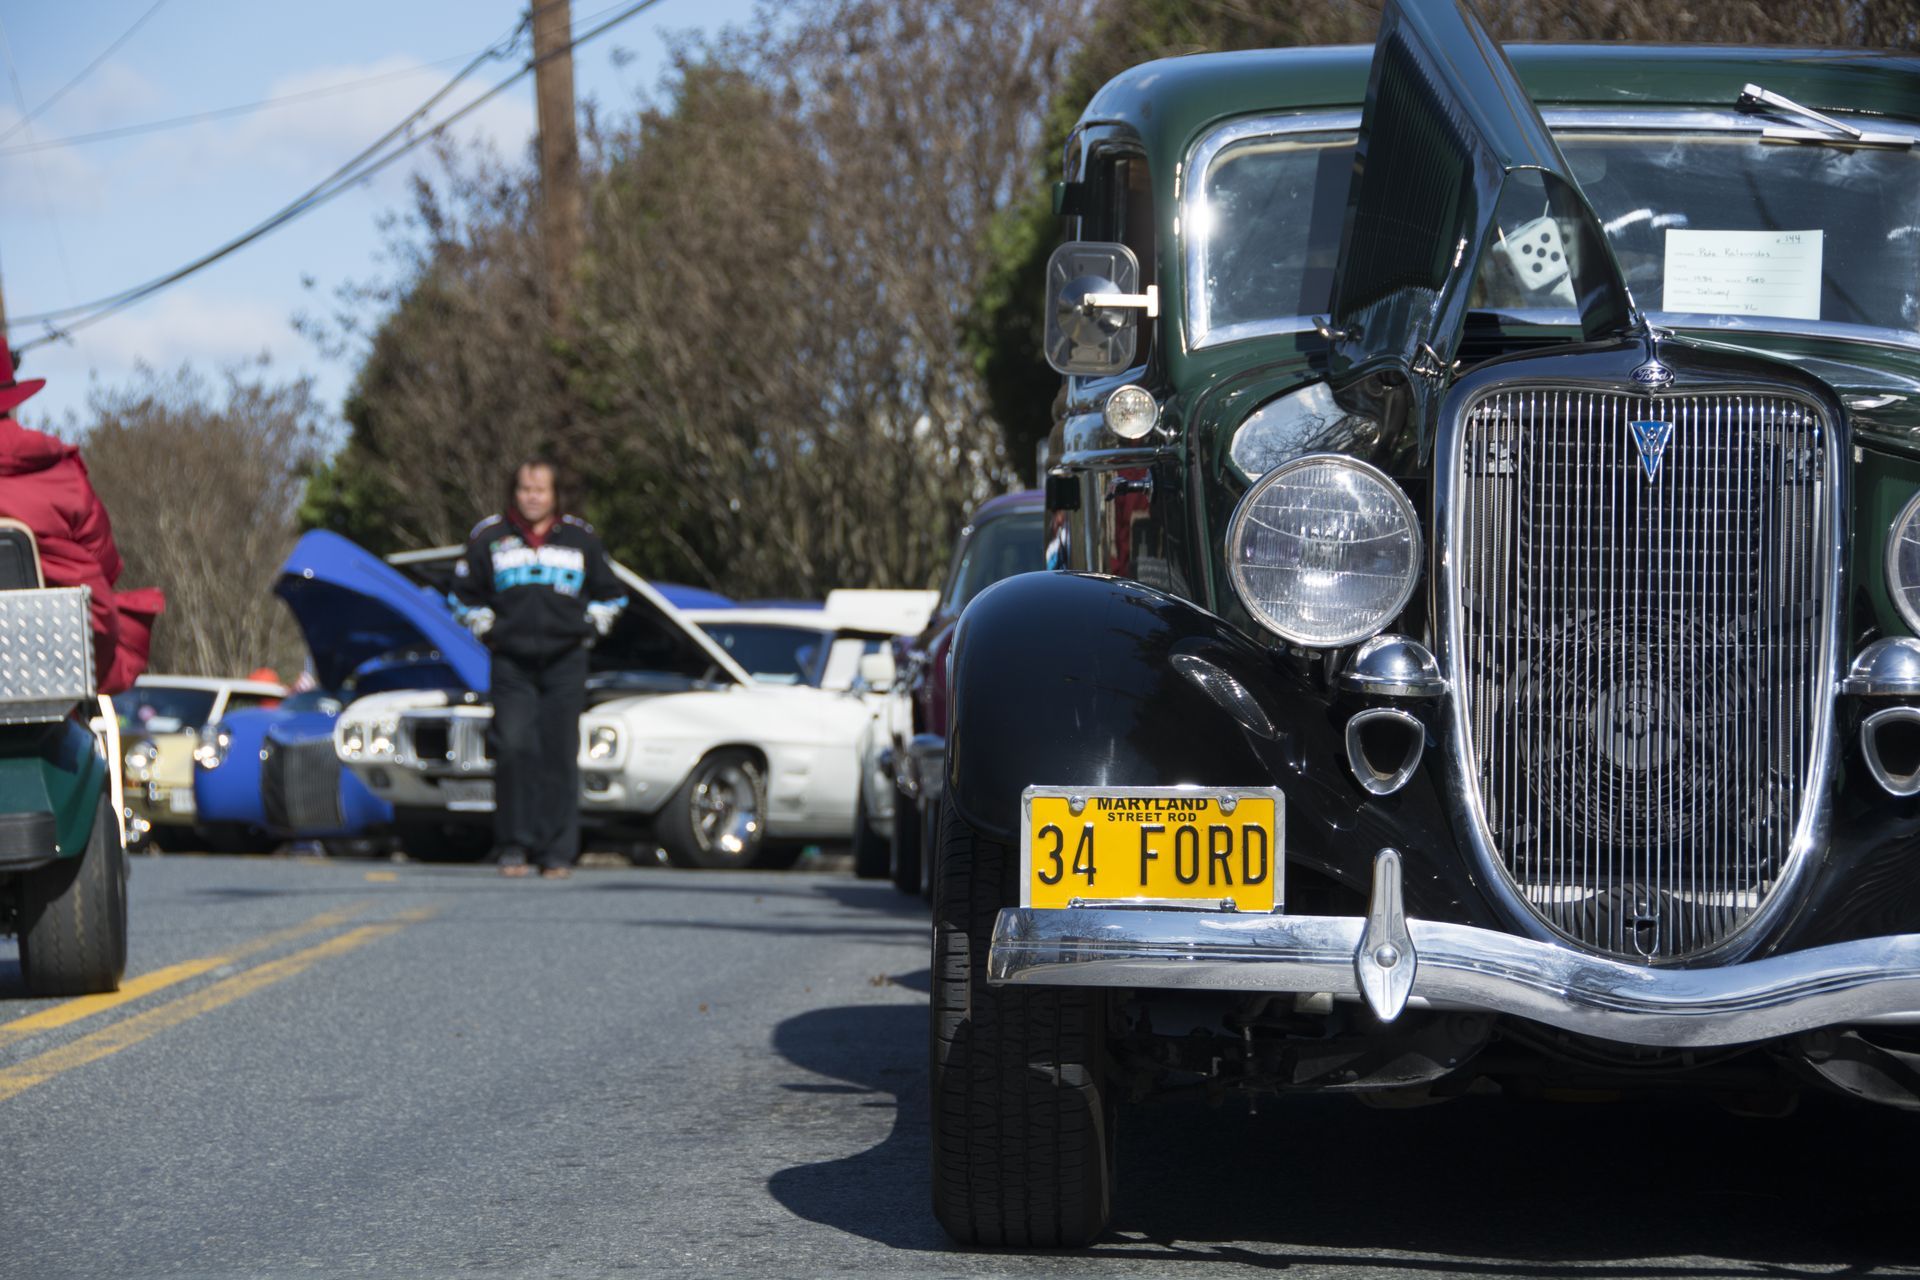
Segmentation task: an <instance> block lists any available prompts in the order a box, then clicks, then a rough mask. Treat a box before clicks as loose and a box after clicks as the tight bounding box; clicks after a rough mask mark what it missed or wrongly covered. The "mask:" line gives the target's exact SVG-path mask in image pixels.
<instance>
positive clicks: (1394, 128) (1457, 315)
mask: <svg viewBox="0 0 1920 1280" xmlns="http://www.w3.org/2000/svg"><path fill="white" fill-rule="evenodd" d="M1526 170H1532V171H1537V172H1539V173H1540V174H1542V175H1543V178H1544V181H1545V185H1546V187H1547V191H1548V193H1549V195H1550V198H1551V205H1552V211H1553V213H1554V214H1555V215H1556V216H1557V217H1559V218H1562V219H1570V220H1571V221H1572V222H1573V223H1574V225H1575V227H1576V235H1575V241H1576V242H1577V246H1578V249H1579V254H1578V262H1577V264H1576V269H1575V272H1574V281H1573V287H1574V293H1575V297H1576V299H1577V302H1578V305H1579V307H1580V309H1581V325H1582V328H1583V330H1584V331H1585V334H1586V336H1587V337H1588V338H1598V337H1602V336H1605V335H1607V334H1610V333H1617V332H1620V331H1622V330H1623V329H1625V328H1628V327H1630V326H1631V325H1632V324H1633V323H1634V322H1635V314H1634V311H1633V303H1632V298H1631V295H1630V294H1629V293H1628V292H1627V287H1626V284H1625V281H1624V279H1623V278H1622V276H1621V274H1620V270H1619V266H1618V264H1617V263H1616V262H1615V261H1614V259H1613V254H1612V251H1611V249H1610V248H1609V247H1608V245H1607V242H1606V236H1605V235H1604V234H1603V233H1602V232H1601V230H1600V226H1599V220H1598V219H1597V218H1596V217H1595V216H1594V214H1593V211H1592V209H1591V208H1590V207H1589V206H1588V205H1587V202H1586V200H1585V198H1584V197H1583V196H1582V195H1581V194H1580V187H1579V183H1578V182H1577V181H1576V180H1575V179H1574V177H1573V173H1572V169H1571V168H1570V166H1569V165H1568V164H1567V161H1566V158H1565V157H1564V156H1562V155H1561V153H1560V149H1559V147H1558V145H1557V144H1556V143H1555V142H1554V140H1553V137H1552V135H1551V134H1550V133H1549V132H1548V131H1547V127H1546V124H1545V122H1544V121H1542V120H1541V118H1540V113H1539V112H1538V111H1537V110H1535V108H1534V105H1533V102H1532V101H1531V99H1529V98H1528V97H1527V94H1526V91H1525V89H1523V88H1522V87H1521V84H1520V80H1519V77H1518V76H1517V75H1516V74H1515V72H1514V70H1513V66H1512V64H1511V63H1509V62H1508V61H1507V57H1506V54H1505V53H1504V52H1502V50H1501V48H1500V46H1499V44H1498V43H1496V42H1495V41H1494V39H1493V38H1492V36H1490V35H1489V34H1488V33H1487V30H1486V28H1485V27H1484V26H1483V25H1482V24H1481V23H1480V20H1479V19H1478V18H1477V17H1476V16H1475V15H1474V13H1473V10H1472V8H1471V6H1470V5H1469V4H1468V3H1467V0H1438V2H1432V0H1430V2H1427V3H1422V2H1420V0H1405V2H1403V0H1388V4H1387V6H1386V9H1385V11H1384V12H1383V13H1382V15H1381V20H1380V39H1379V43H1378V44H1377V45H1376V46H1375V48H1374V59H1373V68H1372V71H1371V74H1370V76H1369V79H1368V84H1367V103H1366V109H1365V112H1364V114H1363V115H1362V118H1361V124H1360V137H1359V144H1358V146H1357V148H1356V150H1355V153H1354V174H1353V181H1352V185H1351V187H1350V188H1349V194H1348V199H1347V217H1346V224H1345V227H1344V230H1343V232H1342V243H1341V253H1340V262H1339V265H1338V267H1337V269H1336V272H1335V280H1334V292H1333V317H1332V323H1333V327H1334V330H1335V337H1334V371H1335V374H1336V376H1337V377H1339V378H1341V379H1343V380H1351V378H1352V377H1355V376H1358V375H1360V374H1363V373H1366V372H1370V371H1373V370H1375V369H1379V368H1382V367H1394V366H1397V367H1399V368H1400V369H1402V370H1408V369H1414V368H1417V367H1419V366H1421V365H1422V364H1424V365H1426V366H1428V367H1430V368H1431V367H1437V366H1444V365H1447V364H1450V363H1451V362H1452V360H1453V357H1454V353H1455V351H1456V349H1457V348H1458V346H1459V342H1460V334H1461V329H1462V327H1463V325H1464V322H1465V318H1466V311H1467V302H1468V295H1469V293H1470V291H1471V288H1472V285H1473V281H1474V278H1475V276H1476V275H1477V274H1478V272H1479V269H1480V263H1481V260H1482V259H1483V257H1484V256H1485V254H1486V250H1487V247H1488V245H1489V243H1490V241H1491V240H1492V238H1493V236H1494V234H1495V232H1496V229H1497V228H1496V214H1497V211H1498V209H1499V206H1500V203H1501V196H1502V194H1503V193H1504V191H1505V190H1506V187H1507V180H1508V177H1509V175H1511V174H1513V173H1515V172H1519V171H1526ZM1536 212H1542V211H1536ZM1436 371H1437V369H1436Z"/></svg>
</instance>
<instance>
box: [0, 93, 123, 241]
mask: <svg viewBox="0 0 1920 1280" xmlns="http://www.w3.org/2000/svg"><path fill="white" fill-rule="evenodd" d="M19 120H20V111H19V110H18V108H15V107H0V134H6V133H8V132H10V131H11V130H12V129H13V127H14V125H15V124H17V123H19ZM48 136H49V133H48V130H47V129H46V127H45V126H44V125H42V124H41V123H40V122H39V121H37V120H36V121H35V122H34V123H33V125H32V127H31V136H29V130H27V129H22V130H20V132H18V133H15V134H13V136H12V137H10V138H8V139H7V140H6V141H5V142H4V143H0V147H14V146H24V145H26V144H27V143H29V142H37V141H40V140H43V139H45V138H47V137H48ZM0 165H3V166H5V171H6V174H7V180H6V183H5V187H4V192H0V199H4V200H5V201H6V203H7V206H8V207H9V209H10V210H12V209H21V210H30V211H31V212H32V213H33V214H34V215H35V216H45V215H48V214H62V213H74V212H81V211H84V212H92V211H94V210H97V209H98V208H99V207H100V205H101V204H102V202H103V201H104V200H105V198H106V190H107V184H106V178H105V174H104V172H103V171H102V170H101V169H100V167H99V166H98V165H96V164H94V163H93V162H92V161H91V160H89V159H87V157H86V156H84V155H82V154H81V152H80V149H79V148H77V147H47V148H44V149H42V150H37V151H24V152H19V153H16V154H14V155H10V156H0Z"/></svg>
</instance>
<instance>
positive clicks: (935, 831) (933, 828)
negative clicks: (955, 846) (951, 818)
mask: <svg viewBox="0 0 1920 1280" xmlns="http://www.w3.org/2000/svg"><path fill="white" fill-rule="evenodd" d="M944 810H945V806H944V805H942V804H941V803H940V802H939V801H938V800H929V801H927V802H926V803H925V804H923V805H921V806H920V885H919V887H918V889H917V890H916V892H917V893H919V895H920V898H921V901H923V902H925V903H926V904H927V905H928V906H932V905H933V879H934V877H935V876H937V875H939V874H940V867H939V865H938V864H939V861H940V815H941V813H942V812H943V811H944Z"/></svg>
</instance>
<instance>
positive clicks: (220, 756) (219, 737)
mask: <svg viewBox="0 0 1920 1280" xmlns="http://www.w3.org/2000/svg"><path fill="white" fill-rule="evenodd" d="M231 746H233V735H232V734H230V733H228V732H227V730H226V726H224V725H217V724H208V725H202V726H201V727H200V740H199V741H198V742H196V743H195V744H194V747H193V762H194V763H195V764H197V765H199V766H200V767H201V768H202V769H218V768H219V767H220V766H221V765H222V764H224V763H225V762H226V759H227V749H228V748H229V747H231Z"/></svg>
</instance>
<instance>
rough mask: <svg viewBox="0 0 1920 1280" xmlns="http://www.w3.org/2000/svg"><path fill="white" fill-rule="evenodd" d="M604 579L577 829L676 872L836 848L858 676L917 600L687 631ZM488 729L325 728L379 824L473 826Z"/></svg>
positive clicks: (480, 815) (847, 602)
mask: <svg viewBox="0 0 1920 1280" xmlns="http://www.w3.org/2000/svg"><path fill="white" fill-rule="evenodd" d="M615 568H616V572H618V573H619V575H620V577H621V578H622V580H623V581H625V582H626V584H627V586H628V588H629V606H628V609H627V611H626V613H624V614H623V615H622V616H621V618H620V621H619V623H618V624H617V625H616V626H615V628H614V631H613V633H612V634H611V635H610V636H608V637H607V638H606V639H605V640H603V641H601V642H600V644H599V645H597V646H596V647H595V649H594V652H593V657H592V671H593V674H592V676H591V677H590V679H589V685H588V709H587V712H586V713H585V714H584V715H583V716H582V717H581V719H580V781H581V790H580V808H581V812H582V815H583V817H584V818H585V820H586V823H587V825H588V826H589V827H591V828H594V829H596V830H599V831H603V832H608V833H612V834H615V835H631V836H641V837H646V838H650V839H652V840H655V841H657V842H658V843H659V844H660V846H661V847H662V848H663V849H665V850H666V853H667V856H668V858H669V860H671V861H672V862H673V863H675V864H676V865H679V866H692V867H777V866H787V865H791V864H792V862H793V861H794V860H795V859H796V858H797V857H798V856H799V853H800V850H801V849H802V848H803V847H804V846H805V845H807V844H809V843H814V842H841V841H846V840H849V839H851V838H852V836H853V834H854V825H855V822H854V814H855V807H856V803H857V800H858V797H859V793H860V774H861V760H860V757H859V755H858V754H857V750H858V746H859V744H860V743H861V741H862V739H863V736H864V735H866V734H867V733H868V729H869V726H870V724H871V722H872V720H873V718H874V715H875V714H876V713H877V712H878V711H879V710H880V709H881V702H882V700H881V699H880V698H879V697H878V696H877V695H876V694H874V693H871V692H869V691H868V690H869V686H870V685H871V684H872V683H873V681H874V678H875V677H879V676H883V674H884V673H881V672H879V671H878V669H877V667H876V666H875V664H874V663H873V662H872V661H871V660H870V659H867V660H865V661H864V663H863V659H864V658H865V655H868V654H869V653H877V652H884V649H885V644H886V641H887V639H888V638H889V637H890V636H892V635H894V634H898V633H900V631H902V630H911V629H912V628H913V627H915V626H917V625H919V624H920V623H921V622H924V620H925V614H926V610H925V609H920V610H919V611H918V612H917V614H916V612H915V610H914V608H912V607H910V606H911V605H913V604H917V603H919V602H918V601H917V600H916V601H905V602H903V601H902V600H900V599H896V598H894V597H900V596H903V595H910V596H915V597H919V596H923V595H924V594H925V593H896V592H850V593H842V592H836V593H834V596H833V597H831V598H830V602H829V606H828V608H826V609H822V610H810V609H778V610H762V609H717V610H711V611H700V612H699V613H698V614H695V615H688V614H685V613H682V612H681V611H680V610H678V609H676V608H674V606H673V605H672V604H670V603H669V602H668V601H667V600H666V599H665V598H664V597H663V596H661V595H660V593H659V592H658V591H656V590H655V589H654V588H653V587H652V586H651V585H650V584H648V583H647V582H646V581H645V580H644V579H642V578H640V577H639V576H637V575H635V574H633V573H631V572H629V571H627V570H626V569H625V568H623V567H620V566H615ZM929 604H930V602H929ZM693 617H698V618H699V619H700V620H701V621H702V622H703V623H705V624H706V626H707V627H709V628H711V629H712V633H711V634H709V632H708V631H705V630H702V629H701V628H700V627H697V626H695V625H693V622H692V618H693ZM730 650H731V651H730ZM741 659H745V661H744V662H743V661H742V660H741ZM863 668H864V669H863ZM882 683H884V680H882ZM492 717H493V709H492V707H491V706H489V705H488V704H487V703H486V701H485V700H484V699H483V698H478V697H469V698H468V699H466V700H464V701H463V700H460V699H458V698H455V699H453V700H451V701H450V700H449V698H448V696H447V695H445V694H442V693H434V692H398V693H388V694H377V695H374V696H371V697H367V698H361V699H359V700H357V701H355V702H354V703H352V704H351V705H350V706H348V707H347V709H346V710H345V711H344V712H343V713H342V714H341V716H340V721H339V723H338V725H336V727H335V729H334V749H335V751H336V752H337V753H338V754H339V756H340V759H341V760H342V762H344V763H345V764H346V766H347V767H348V768H351V769H352V770H354V772H355V773H356V774H358V775H359V776H360V778H361V779H362V780H363V781H365V782H366V784H367V786H368V787H369V788H370V789H371V790H373V791H374V792H375V793H376V794H378V795H380V796H382V797H384V798H385V799H387V800H388V801H389V802H391V803H392V804H393V806H394V809H395V811H396V815H400V816H405V817H406V818H408V819H409V820H412V821H424V822H426V823H431V822H433V821H435V820H436V819H439V820H442V821H446V820H454V821H458V820H461V819H465V820H467V821H470V822H473V823H475V824H480V823H484V822H485V821H487V820H488V817H489V815H490V814H491V812H492V809H493V760H492V758H491V753H490V751H489V749H488V746H487V738H488V733H487V731H488V729H489V727H490V725H491V721H492Z"/></svg>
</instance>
